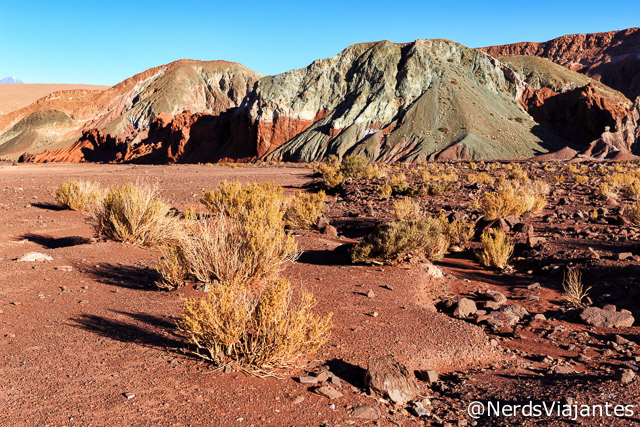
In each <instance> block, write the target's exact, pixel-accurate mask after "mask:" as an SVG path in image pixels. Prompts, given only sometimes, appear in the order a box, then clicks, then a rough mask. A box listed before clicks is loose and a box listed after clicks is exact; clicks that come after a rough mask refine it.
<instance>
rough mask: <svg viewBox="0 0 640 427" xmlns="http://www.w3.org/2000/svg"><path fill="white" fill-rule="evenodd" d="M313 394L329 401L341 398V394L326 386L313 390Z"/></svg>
mask: <svg viewBox="0 0 640 427" xmlns="http://www.w3.org/2000/svg"><path fill="white" fill-rule="evenodd" d="M315 392H316V393H318V394H319V395H321V396H324V397H326V398H327V399H330V400H333V399H338V398H339V397H342V393H340V392H339V391H338V390H336V389H335V388H333V387H331V386H328V385H323V386H322V387H318V388H317V389H316V390H315Z"/></svg>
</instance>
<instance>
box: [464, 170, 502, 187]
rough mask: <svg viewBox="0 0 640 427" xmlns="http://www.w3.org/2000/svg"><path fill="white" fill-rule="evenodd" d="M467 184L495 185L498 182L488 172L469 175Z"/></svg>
mask: <svg viewBox="0 0 640 427" xmlns="http://www.w3.org/2000/svg"><path fill="white" fill-rule="evenodd" d="M467 182H469V183H471V184H487V185H493V184H494V183H495V182H496V180H495V178H494V177H492V176H491V175H489V174H488V173H486V172H478V173H470V174H469V175H467Z"/></svg>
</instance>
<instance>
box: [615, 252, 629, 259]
mask: <svg viewBox="0 0 640 427" xmlns="http://www.w3.org/2000/svg"><path fill="white" fill-rule="evenodd" d="M616 258H617V260H618V261H625V260H628V259H630V258H633V254H632V253H631V252H620V253H618V255H617V256H616Z"/></svg>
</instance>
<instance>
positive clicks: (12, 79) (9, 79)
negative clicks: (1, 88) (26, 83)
mask: <svg viewBox="0 0 640 427" xmlns="http://www.w3.org/2000/svg"><path fill="white" fill-rule="evenodd" d="M14 83H22V80H20V79H16V78H15V77H11V76H9V77H5V78H4V79H2V80H0V84H14Z"/></svg>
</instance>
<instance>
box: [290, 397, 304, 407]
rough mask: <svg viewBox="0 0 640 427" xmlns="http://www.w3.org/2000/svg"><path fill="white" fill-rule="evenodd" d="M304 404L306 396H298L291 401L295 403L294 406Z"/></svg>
mask: <svg viewBox="0 0 640 427" xmlns="http://www.w3.org/2000/svg"><path fill="white" fill-rule="evenodd" d="M302 402H304V396H296V397H294V398H293V400H292V401H291V403H293V404H294V405H299V404H300V403H302Z"/></svg>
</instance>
